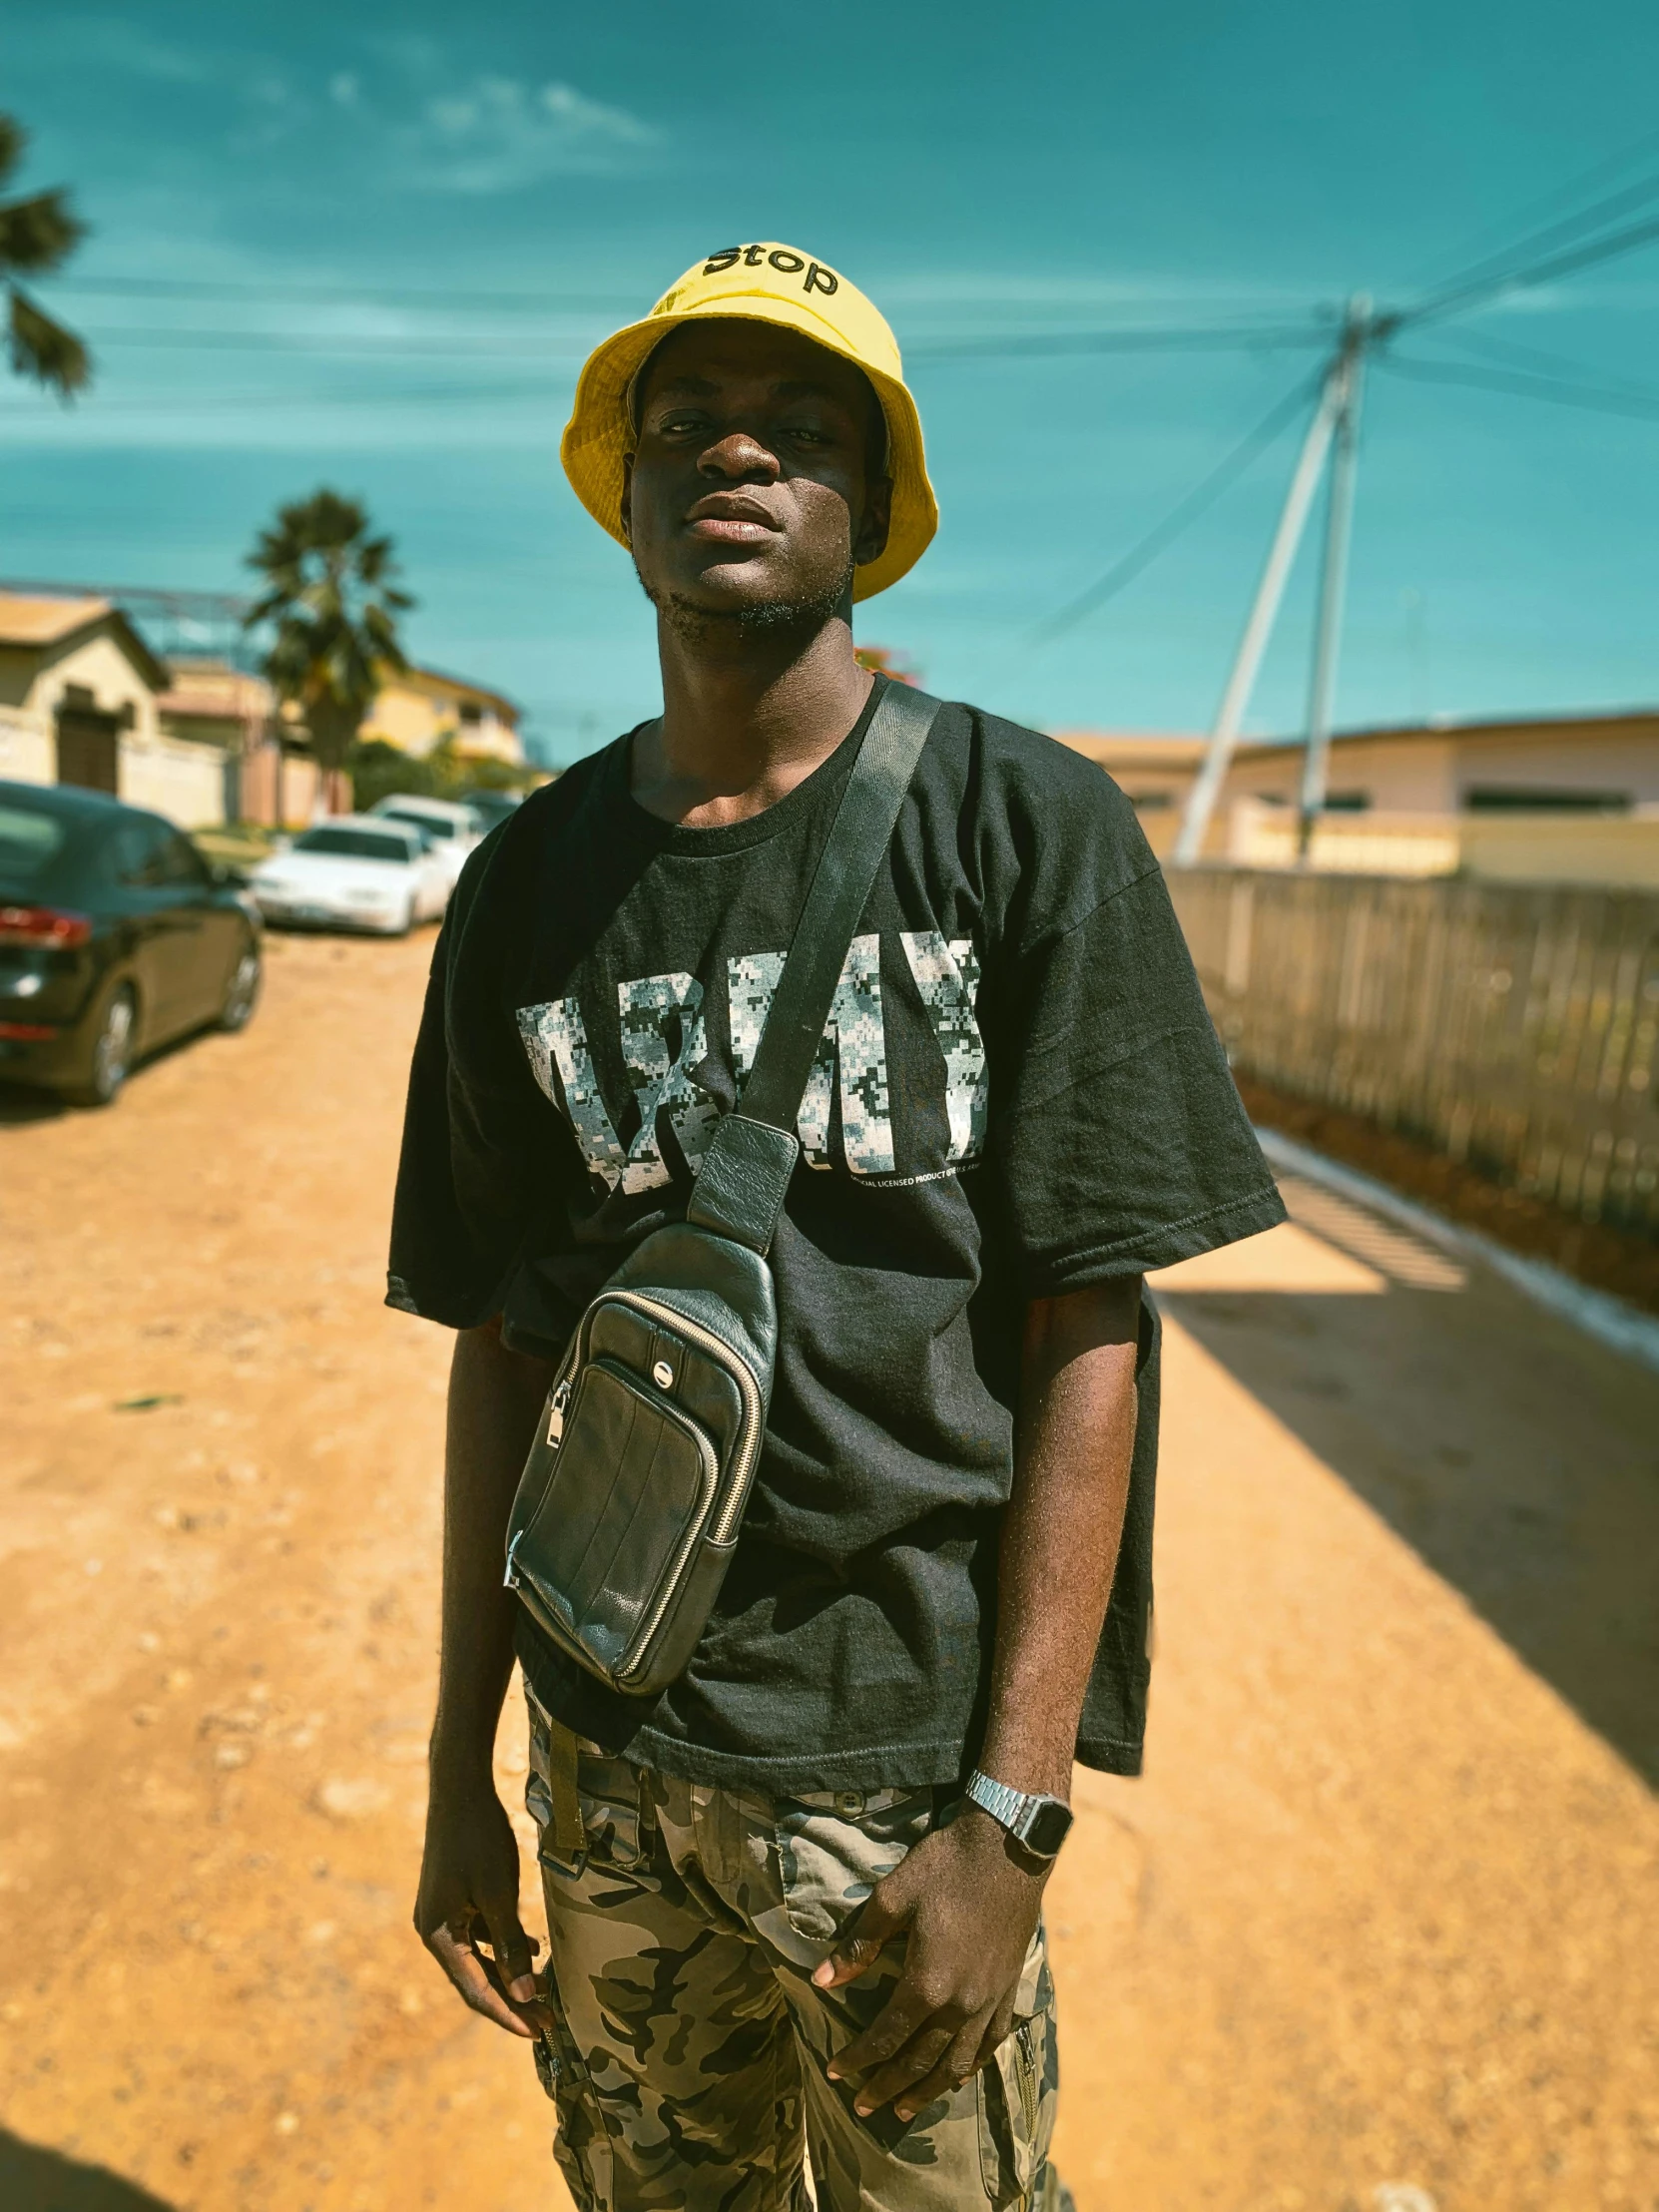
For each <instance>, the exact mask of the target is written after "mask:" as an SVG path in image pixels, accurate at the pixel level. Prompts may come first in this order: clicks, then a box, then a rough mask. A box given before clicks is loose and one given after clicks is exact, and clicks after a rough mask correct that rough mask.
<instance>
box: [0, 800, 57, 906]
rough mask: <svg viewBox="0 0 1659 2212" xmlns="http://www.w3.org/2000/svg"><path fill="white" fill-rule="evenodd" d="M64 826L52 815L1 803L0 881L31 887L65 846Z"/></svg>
mask: <svg viewBox="0 0 1659 2212" xmlns="http://www.w3.org/2000/svg"><path fill="white" fill-rule="evenodd" d="M63 841H64V826H63V824H62V823H61V822H59V821H57V820H56V819H55V818H54V817H53V816H51V815H35V814H30V813H29V812H28V811H27V810H26V809H25V808H22V807H0V883H4V884H5V886H6V888H7V889H8V890H14V891H26V890H31V889H32V888H33V887H34V885H35V884H36V883H38V882H39V881H40V879H41V877H42V876H43V875H44V874H45V873H46V870H47V869H48V868H49V867H50V866H51V864H52V862H53V861H54V860H55V859H56V858H57V856H58V853H59V852H60V851H61V850H62V849H63Z"/></svg>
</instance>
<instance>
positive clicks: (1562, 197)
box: [1406, 131, 1659, 291]
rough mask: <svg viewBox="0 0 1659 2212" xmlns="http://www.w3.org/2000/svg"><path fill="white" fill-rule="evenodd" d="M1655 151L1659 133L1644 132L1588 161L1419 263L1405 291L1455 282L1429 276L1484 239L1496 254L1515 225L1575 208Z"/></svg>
mask: <svg viewBox="0 0 1659 2212" xmlns="http://www.w3.org/2000/svg"><path fill="white" fill-rule="evenodd" d="M1656 151H1659V131H1646V132H1644V133H1643V134H1642V136H1641V137H1640V138H1639V139H1636V140H1635V141H1634V142H1633V143H1632V144H1631V145H1629V146H1626V147H1625V148H1623V149H1622V151H1621V152H1619V153H1617V154H1610V155H1607V156H1606V157H1605V158H1604V159H1602V160H1601V161H1597V162H1592V163H1591V164H1590V166H1589V168H1588V169H1581V170H1579V171H1578V172H1577V173H1576V175H1574V176H1572V177H1569V178H1568V179H1567V180H1566V181H1565V183H1563V184H1559V185H1555V186H1552V187H1551V189H1550V190H1549V191H1548V192H1545V193H1540V194H1539V195H1538V197H1537V198H1536V199H1535V200H1528V201H1527V202H1526V204H1525V206H1524V207H1521V208H1518V209H1517V210H1516V211H1515V213H1514V214H1513V215H1512V216H1509V217H1507V218H1506V219H1505V220H1504V221H1503V222H1502V223H1501V224H1498V223H1489V224H1487V225H1485V226H1484V227H1483V229H1481V230H1480V231H1479V232H1477V233H1476V234H1475V235H1474V236H1473V237H1472V238H1471V239H1469V241H1468V242H1467V244H1466V245H1465V246H1461V247H1458V248H1457V249H1456V250H1455V252H1451V253H1440V254H1435V255H1434V256H1433V257H1432V258H1431V260H1429V261H1428V262H1427V263H1425V264H1419V268H1418V273H1417V274H1414V275H1413V276H1411V277H1408V278H1407V280H1406V288H1408V289H1409V290H1412V291H1415V290H1417V289H1418V288H1419V287H1421V286H1423V285H1426V284H1430V283H1435V282H1438V283H1450V282H1453V281H1455V278H1454V277H1435V276H1434V274H1433V273H1434V271H1435V270H1437V269H1442V268H1444V267H1445V266H1446V265H1447V264H1448V263H1449V264H1450V265H1451V266H1452V268H1453V269H1455V268H1456V267H1457V266H1458V265H1459V264H1461V263H1464V262H1465V261H1466V260H1467V258H1468V257H1469V256H1471V255H1474V254H1476V253H1479V252H1480V251H1481V250H1482V249H1483V248H1484V247H1485V245H1486V242H1487V240H1492V241H1493V242H1494V246H1493V249H1492V250H1493V251H1494V252H1495V251H1497V248H1496V246H1495V242H1496V241H1497V240H1499V239H1503V238H1507V237H1509V236H1510V235H1511V234H1512V233H1513V231H1514V230H1515V229H1516V228H1517V227H1518V226H1520V225H1523V224H1530V223H1537V222H1539V221H1541V220H1542V218H1543V217H1545V216H1548V215H1552V214H1553V213H1554V212H1555V210H1556V209H1557V208H1559V207H1562V206H1563V205H1565V206H1567V207H1569V208H1570V207H1573V206H1575V205H1576V204H1577V202H1578V200H1579V199H1580V197H1581V196H1582V195H1583V194H1584V193H1586V192H1588V191H1590V190H1591V188H1592V187H1594V186H1597V185H1602V184H1605V183H1606V182H1607V181H1608V180H1609V179H1610V178H1613V177H1617V176H1619V175H1620V174H1621V173H1622V172H1623V171H1625V170H1627V169H1629V168H1630V167H1631V165H1632V164H1633V163H1635V162H1641V161H1646V160H1647V158H1648V156H1649V155H1650V154H1653V153H1654V152H1656Z"/></svg>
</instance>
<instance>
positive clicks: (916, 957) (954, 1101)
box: [899, 929, 990, 1160]
mask: <svg viewBox="0 0 1659 2212" xmlns="http://www.w3.org/2000/svg"><path fill="white" fill-rule="evenodd" d="M899 941H900V943H901V944H902V945H903V947H904V957H905V959H906V960H908V961H909V963H910V973H911V974H912V975H913V976H914V977H915V979H916V989H917V990H918V991H920V993H921V1002H922V1004H923V1005H924V1006H925V1007H926V1009H927V1018H928V1020H929V1021H930V1022H931V1023H932V1024H933V1034H934V1036H935V1037H936V1038H937V1039H938V1041H939V1050H940V1051H941V1052H942V1053H943V1054H944V1101H945V1112H946V1114H947V1115H948V1116H949V1120H950V1150H949V1151H948V1152H947V1153H946V1154H945V1158H946V1159H947V1160H972V1159H975V1158H977V1156H978V1155H979V1153H980V1152H981V1151H983V1149H984V1144H985V1112H986V1107H987V1105H988V1103H989V1093H990V1083H989V1079H988V1076H987V1074H986V1069H985V1040H984V1038H983V1037H982V1036H981V1035H980V1034H979V1024H978V1022H977V1021H976V1020H975V1019H974V997H975V994H976V992H977V991H978V988H979V961H978V959H977V957H976V955H975V953H974V949H973V945H972V942H971V940H970V939H969V938H967V937H952V938H951V939H950V941H949V943H948V944H947V943H946V942H945V940H944V938H943V937H942V936H940V934H939V932H938V931H937V930H936V929H906V930H904V931H902V932H901V934H900V938H899Z"/></svg>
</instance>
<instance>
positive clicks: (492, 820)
mask: <svg viewBox="0 0 1659 2212" xmlns="http://www.w3.org/2000/svg"><path fill="white" fill-rule="evenodd" d="M461 804H462V806H463V807H470V808H471V810H472V812H473V813H474V814H475V815H476V816H477V817H478V821H479V825H480V827H481V828H482V830H483V831H484V834H485V835H486V836H488V834H489V832H490V831H491V830H495V829H498V828H499V827H500V825H501V824H502V823H504V822H505V821H506V819H507V817H508V816H509V815H516V814H517V812H518V810H519V809H520V807H522V806H523V804H524V794H523V793H522V792H493V791H482V790H476V791H469V792H462V794H461Z"/></svg>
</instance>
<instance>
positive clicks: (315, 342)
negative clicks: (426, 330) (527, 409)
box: [86, 328, 579, 366]
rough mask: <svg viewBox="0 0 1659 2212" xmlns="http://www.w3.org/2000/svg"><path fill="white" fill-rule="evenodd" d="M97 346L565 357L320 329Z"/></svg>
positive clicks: (124, 340)
mask: <svg viewBox="0 0 1659 2212" xmlns="http://www.w3.org/2000/svg"><path fill="white" fill-rule="evenodd" d="M86 334H87V336H88V337H89V338H90V339H91V340H92V342H93V343H94V344H95V345H98V346H106V347H121V346H127V345H133V346H163V347H166V348H167V349H168V350H170V351H171V350H175V349H177V348H180V347H183V348H184V349H186V350H199V351H204V352H212V353H220V352H233V353H267V354H270V355H271V356H272V357H273V358H274V359H280V358H282V357H283V356H287V357H290V358H292V359H294V360H304V359H306V358H308V357H312V356H318V355H328V356H330V357H332V358H334V359H338V360H351V359H359V360H370V361H375V360H387V359H397V358H401V357H402V356H404V355H409V354H419V355H422V356H438V357H442V358H447V359H451V360H479V361H490V360H514V361H525V360H539V361H556V360H558V359H559V358H560V357H561V356H559V355H558V354H556V353H552V352H550V351H549V350H548V349H547V347H545V346H539V345H535V346H524V345H519V346H503V345H502V344H501V343H500V342H499V341H498V340H497V339H494V338H480V339H479V340H478V341H477V342H476V343H474V344H471V345H468V344H457V343H455V342H453V341H448V340H444V339H442V338H437V339H433V338H422V337H403V336H400V335H398V334H396V333H394V332H391V331H388V332H386V333H385V334H384V335H376V334H375V333H373V332H367V331H354V332H350V333H342V334H341V335H340V336H339V337H332V336H330V335H329V334H328V333H327V332H325V331H320V330H300V331H287V330H270V331H267V330H213V329H206V328H204V329H179V330H120V329H118V330H98V329H91V330H88V332H87V333H86ZM566 357H567V358H568V359H569V361H570V363H571V365H572V366H577V365H579V359H578V356H577V355H575V354H570V355H568V356H566Z"/></svg>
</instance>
